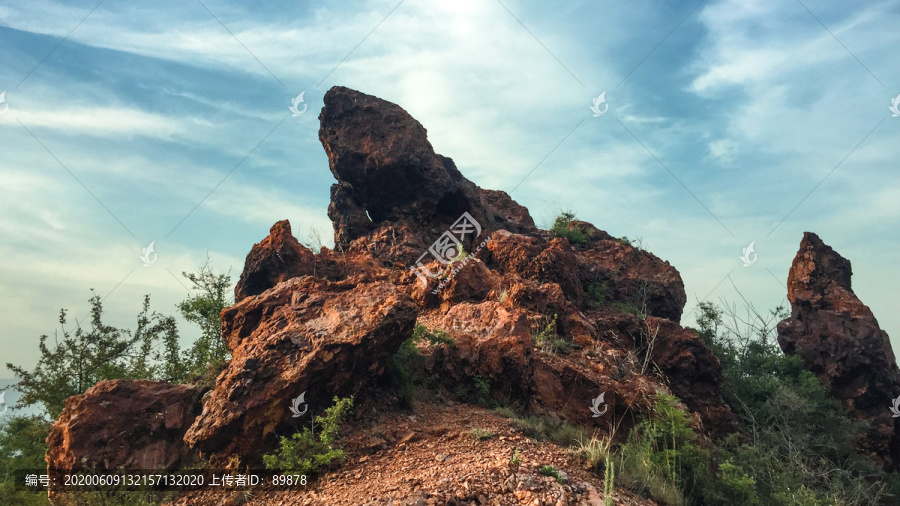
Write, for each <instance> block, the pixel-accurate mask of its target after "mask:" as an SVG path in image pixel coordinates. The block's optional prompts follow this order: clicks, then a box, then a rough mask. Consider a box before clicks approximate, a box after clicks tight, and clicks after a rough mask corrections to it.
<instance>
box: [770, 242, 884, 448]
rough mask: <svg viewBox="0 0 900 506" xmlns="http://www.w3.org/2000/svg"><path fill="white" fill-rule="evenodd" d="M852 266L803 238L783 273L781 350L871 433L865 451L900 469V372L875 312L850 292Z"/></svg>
mask: <svg viewBox="0 0 900 506" xmlns="http://www.w3.org/2000/svg"><path fill="white" fill-rule="evenodd" d="M852 274H853V271H852V269H851V268H850V261H849V260H847V259H846V258H844V257H842V256H841V255H839V254H838V253H837V252H835V251H834V250H833V249H831V247H829V246H828V245H826V244H825V243H824V242H822V240H821V239H819V237H818V236H817V235H816V234H813V233H811V232H806V233H804V234H803V239H802V240H801V241H800V250H799V251H798V252H797V256H795V257H794V262H793V264H792V265H791V270H790V273H789V274H788V286H787V288H788V301H789V302H790V303H791V316H790V318H788V319H786V320H784V321H782V322H781V323H779V324H778V344H779V345H780V346H781V349H782V350H783V351H784V353H785V354H787V355H799V356H800V357H801V358H802V359H803V363H804V364H805V366H806V368H807V369H809V370H810V371H811V372H813V373H814V374H816V376H818V377H819V379H820V380H821V382H822V384H823V385H824V386H825V387H826V388H827V389H828V391H829V392H830V393H831V395H832V396H833V397H835V398H836V399H839V400H840V401H841V403H842V404H843V406H844V408H845V409H846V410H847V412H848V413H850V414H851V415H852V416H853V417H854V418H856V419H859V420H868V421H870V422H872V424H873V426H874V428H873V430H872V431H870V432H869V433H868V435H867V441H865V442H864V443H863V446H864V447H865V448H866V449H867V450H869V451H871V452H874V453H875V454H876V455H878V456H880V457H890V458H891V459H892V460H893V461H894V462H895V463H900V418H892V416H891V412H890V411H889V409H888V408H889V407H890V405H891V400H892V399H893V398H895V397H896V396H898V395H900V370H898V368H897V363H896V361H895V359H894V351H893V349H892V348H891V343H890V340H889V339H888V335H887V333H885V332H884V331H883V330H881V328H880V327H879V326H878V321H877V320H876V319H875V316H874V315H873V314H872V311H871V310H870V309H869V308H868V307H867V306H866V305H865V304H863V303H862V302H861V301H860V300H859V298H858V297H857V296H856V295H855V294H854V293H853V289H852V288H851V286H850V277H851V276H852Z"/></svg>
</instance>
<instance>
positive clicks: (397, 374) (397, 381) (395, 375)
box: [385, 337, 423, 408]
mask: <svg viewBox="0 0 900 506" xmlns="http://www.w3.org/2000/svg"><path fill="white" fill-rule="evenodd" d="M422 360H423V358H422V356H421V355H420V354H419V350H418V348H416V338H415V337H413V338H410V339H407V340H406V341H403V343H401V344H400V348H399V349H398V350H397V353H395V354H394V355H393V356H392V357H391V358H390V360H388V363H387V365H386V366H385V372H386V373H387V374H385V378H386V379H387V382H388V383H389V384H390V386H391V387H392V388H393V389H394V390H395V391H396V392H397V395H398V396H399V398H400V403H401V405H402V406H403V407H406V408H411V407H412V403H413V400H414V399H415V375H414V371H415V370H416V368H417V367H418V366H419V364H421V363H422Z"/></svg>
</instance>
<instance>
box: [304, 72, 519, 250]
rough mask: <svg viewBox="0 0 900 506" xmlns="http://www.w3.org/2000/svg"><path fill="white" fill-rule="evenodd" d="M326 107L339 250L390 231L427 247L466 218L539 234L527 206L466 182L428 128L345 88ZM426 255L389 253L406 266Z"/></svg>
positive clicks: (333, 92)
mask: <svg viewBox="0 0 900 506" xmlns="http://www.w3.org/2000/svg"><path fill="white" fill-rule="evenodd" d="M324 102H325V106H324V107H323V108H322V112H321V114H319V121H320V123H321V126H320V128H319V139H320V140H321V142H322V146H323V147H324V148H325V153H326V154H327V155H328V165H329V167H330V168H331V173H332V174H333V175H334V177H335V179H337V181H338V182H337V183H336V184H335V185H333V186H332V187H331V204H330V205H329V206H328V216H329V218H331V220H332V223H333V224H334V239H335V246H336V248H337V249H339V250H344V249H347V248H349V247H350V245H351V243H352V242H353V241H354V240H355V239H358V238H360V237H363V236H366V235H368V234H370V233H372V232H374V231H376V230H378V229H385V228H392V233H393V236H394V237H398V236H399V242H400V243H404V242H410V243H416V242H417V241H424V243H423V245H427V244H430V242H431V241H434V240H436V239H437V238H438V237H439V236H440V234H441V233H443V231H444V230H445V229H446V228H447V227H448V226H449V225H451V224H452V223H453V222H454V221H455V220H457V219H458V218H459V217H460V216H461V215H462V214H463V213H465V212H467V213H470V215H471V216H472V217H473V218H474V219H475V220H476V221H477V222H478V223H479V224H480V225H481V226H482V227H485V228H498V227H503V228H507V229H511V230H516V231H534V222H533V220H532V219H531V217H530V216H529V215H528V211H527V210H526V209H525V208H524V207H522V206H520V205H518V204H516V203H515V202H513V201H512V199H510V198H509V196H508V195H507V194H505V193H503V192H487V193H485V192H483V191H482V190H481V189H480V188H479V187H478V186H476V185H475V184H474V183H472V182H471V181H469V180H468V179H466V178H465V177H463V175H462V174H461V173H460V172H459V170H458V169H457V168H456V165H455V164H454V163H453V160H451V159H450V158H447V157H444V156H441V155H438V154H436V153H435V152H434V149H433V148H432V146H431V143H429V142H428V137H427V132H426V130H425V128H424V127H423V126H422V125H421V124H420V123H419V122H418V121H416V120H415V119H414V118H413V117H412V116H410V115H409V113H407V112H406V111H405V110H403V109H402V108H401V107H400V106H398V105H396V104H393V103H391V102H388V101H386V100H382V99H380V98H377V97H373V96H371V95H366V94H365V93H360V92H358V91H355V90H351V89H349V88H344V87H342V86H335V87H333V88H331V89H330V90H328V92H327V93H326V94H325V98H324ZM399 224H406V225H408V226H407V227H395V225H399ZM410 233H412V234H413V235H414V236H417V237H407V236H408V235H409V234H410ZM468 239H469V240H471V239H472V238H468ZM470 246H471V243H467V244H466V247H467V248H468V247H470ZM470 251H471V250H470ZM421 252H422V249H419V248H415V249H413V250H405V249H398V250H391V251H389V252H387V255H388V256H386V258H389V259H390V260H392V261H396V262H398V263H409V262H411V261H414V260H416V257H417V256H418V255H419V254H421Z"/></svg>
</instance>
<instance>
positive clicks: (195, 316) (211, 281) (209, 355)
mask: <svg viewBox="0 0 900 506" xmlns="http://www.w3.org/2000/svg"><path fill="white" fill-rule="evenodd" d="M182 275H183V276H184V277H185V278H187V279H188V280H189V281H190V282H191V283H192V285H193V289H194V293H193V294H192V295H189V296H188V298H187V299H185V300H183V301H181V302H180V303H179V304H178V310H179V311H180V312H181V315H182V316H183V317H184V319H185V320H187V321H189V322H191V323H194V324H197V325H198V326H199V327H200V337H199V338H198V339H197V340H196V341H194V344H193V346H191V348H190V349H188V350H187V352H186V354H185V358H184V362H185V368H186V369H187V370H188V371H187V372H188V374H189V375H192V376H202V375H203V374H204V373H205V372H206V371H207V369H208V368H209V366H210V364H212V365H213V367H217V366H219V365H221V364H223V363H224V362H225V361H226V360H228V359H229V358H231V354H230V353H229V351H228V346H226V344H225V340H224V339H223V338H222V322H221V320H220V319H219V314H220V313H221V312H222V310H223V309H225V307H226V306H227V302H226V299H227V297H226V295H225V294H226V293H227V292H228V291H229V288H230V287H231V276H230V275H229V274H228V273H225V274H215V273H213V271H212V268H211V267H210V261H209V260H208V259H207V261H206V264H204V265H203V266H202V267H200V270H199V271H198V272H196V273H190V272H183V273H182Z"/></svg>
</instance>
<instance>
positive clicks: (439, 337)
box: [412, 323, 453, 346]
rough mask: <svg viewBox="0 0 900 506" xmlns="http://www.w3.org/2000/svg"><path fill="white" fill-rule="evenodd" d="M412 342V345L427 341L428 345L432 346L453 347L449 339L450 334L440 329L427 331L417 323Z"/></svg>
mask: <svg viewBox="0 0 900 506" xmlns="http://www.w3.org/2000/svg"><path fill="white" fill-rule="evenodd" d="M412 340H413V342H414V343H418V342H421V341H428V344H430V345H432V346H436V345H438V344H446V345H447V346H453V338H452V337H450V334H448V333H446V332H444V331H443V330H440V329H434V330H428V327H426V326H425V325H422V324H421V323H417V324H416V327H415V328H414V329H413V335H412Z"/></svg>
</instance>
